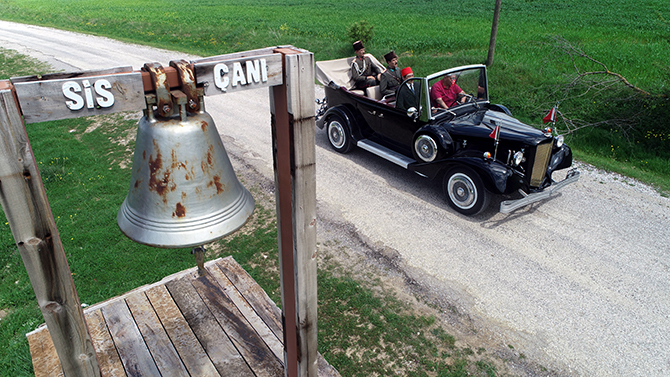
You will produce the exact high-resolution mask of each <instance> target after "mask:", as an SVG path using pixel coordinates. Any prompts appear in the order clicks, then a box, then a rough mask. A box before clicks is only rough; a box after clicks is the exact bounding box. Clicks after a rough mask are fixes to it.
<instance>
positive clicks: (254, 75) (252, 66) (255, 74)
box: [246, 60, 261, 84]
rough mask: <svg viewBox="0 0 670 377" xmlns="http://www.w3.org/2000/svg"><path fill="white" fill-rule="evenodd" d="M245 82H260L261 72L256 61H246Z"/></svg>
mask: <svg viewBox="0 0 670 377" xmlns="http://www.w3.org/2000/svg"><path fill="white" fill-rule="evenodd" d="M246 63H247V82H248V83H249V84H251V83H252V82H256V83H257V82H259V81H261V70H260V64H258V60H253V61H252V60H247V62H246Z"/></svg>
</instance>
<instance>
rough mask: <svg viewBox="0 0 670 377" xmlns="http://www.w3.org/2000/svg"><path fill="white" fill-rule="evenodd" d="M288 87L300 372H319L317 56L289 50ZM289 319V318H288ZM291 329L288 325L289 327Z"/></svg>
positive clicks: (306, 373) (301, 373)
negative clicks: (315, 77) (315, 85)
mask: <svg viewBox="0 0 670 377" xmlns="http://www.w3.org/2000/svg"><path fill="white" fill-rule="evenodd" d="M285 58H286V63H285V73H286V91H287V93H288V106H287V108H288V111H289V113H290V114H291V115H292V118H293V122H292V123H291V125H290V127H292V129H291V135H292V136H293V137H292V140H291V142H292V145H291V152H292V153H291V154H292V156H294V157H293V160H292V164H293V166H291V173H292V174H293V179H292V180H291V182H292V184H293V185H292V186H293V187H292V190H293V192H292V195H293V216H292V217H293V232H294V234H293V237H294V248H295V249H294V251H293V255H294V258H295V260H294V262H293V263H294V266H295V267H294V268H295V289H296V303H295V305H296V315H297V319H296V324H297V331H298V346H299V348H300V351H299V354H300V356H299V359H300V361H299V367H300V371H299V373H300V376H316V374H317V369H318V368H317V366H318V360H317V359H318V347H317V344H318V339H317V335H318V334H317V292H316V288H317V283H316V272H317V270H316V150H315V130H316V127H315V123H314V114H315V110H314V103H315V102H314V88H313V85H314V55H313V54H312V53H309V52H308V53H301V54H295V55H286V57H285ZM287 323H288V321H287ZM287 330H288V329H287Z"/></svg>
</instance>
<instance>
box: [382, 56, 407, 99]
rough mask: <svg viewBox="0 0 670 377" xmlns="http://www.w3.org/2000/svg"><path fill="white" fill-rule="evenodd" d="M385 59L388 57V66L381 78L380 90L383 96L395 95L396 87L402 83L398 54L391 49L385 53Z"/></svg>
mask: <svg viewBox="0 0 670 377" xmlns="http://www.w3.org/2000/svg"><path fill="white" fill-rule="evenodd" d="M384 59H386V63H387V64H388V66H387V67H386V71H384V72H382V76H381V78H380V79H379V90H380V91H381V93H382V96H387V95H389V94H390V95H395V91H396V89H398V87H399V86H400V84H402V77H401V76H400V69H399V68H398V55H396V54H395V51H391V52H389V53H388V54H386V55H384Z"/></svg>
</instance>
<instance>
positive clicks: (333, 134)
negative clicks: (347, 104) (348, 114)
mask: <svg viewBox="0 0 670 377" xmlns="http://www.w3.org/2000/svg"><path fill="white" fill-rule="evenodd" d="M326 132H327V133H328V142H329V143H330V146H331V147H332V148H333V149H334V150H335V151H337V152H340V153H347V152H349V151H351V148H353V144H352V140H351V129H350V128H349V125H348V124H347V122H346V121H345V120H344V119H342V117H341V116H339V115H337V114H333V115H331V116H330V117H328V120H326Z"/></svg>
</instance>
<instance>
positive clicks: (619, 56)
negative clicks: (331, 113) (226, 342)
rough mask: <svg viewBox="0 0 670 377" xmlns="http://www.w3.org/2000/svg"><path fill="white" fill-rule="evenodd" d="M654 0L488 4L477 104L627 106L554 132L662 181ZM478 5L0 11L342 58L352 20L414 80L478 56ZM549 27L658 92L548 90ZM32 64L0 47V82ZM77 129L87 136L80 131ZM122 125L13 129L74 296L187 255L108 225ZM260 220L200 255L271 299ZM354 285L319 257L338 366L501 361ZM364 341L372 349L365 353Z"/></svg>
mask: <svg viewBox="0 0 670 377" xmlns="http://www.w3.org/2000/svg"><path fill="white" fill-rule="evenodd" d="M666 3H667V1H666V0H642V1H639V0H635V1H634V0H605V1H599V2H593V4H589V3H586V2H584V1H578V0H564V1H561V2H556V1H553V0H551V1H550V0H505V1H503V5H502V12H501V18H500V28H499V32H498V42H497V45H496V55H495V61H494V64H493V66H492V67H490V71H489V76H490V83H489V84H490V86H491V94H492V100H493V101H494V102H498V103H502V104H505V105H506V106H508V107H509V108H510V109H511V110H512V111H513V113H514V115H515V116H517V117H519V118H520V119H522V120H524V121H526V122H529V123H531V124H537V125H538V126H539V124H540V123H541V118H542V117H543V116H544V115H545V114H546V112H547V111H548V110H549V108H551V106H552V105H553V104H554V103H555V102H556V101H557V100H561V111H562V112H563V113H564V114H565V115H566V116H568V117H570V118H571V119H581V120H583V121H586V122H597V121H600V120H603V119H608V118H613V119H616V118H618V117H621V118H624V117H628V118H629V119H630V118H631V117H633V118H632V119H634V123H633V127H632V128H630V127H629V128H624V127H622V126H618V125H616V124H614V125H611V124H610V125H607V126H601V127H599V128H585V129H582V130H579V131H577V132H575V133H574V134H571V135H569V137H568V139H567V140H568V142H569V143H570V145H571V146H572V147H573V149H574V151H575V155H576V156H577V157H578V158H579V159H581V160H583V161H586V162H590V163H594V164H595V165H597V166H600V167H603V168H605V169H608V170H612V171H617V172H620V173H623V174H626V175H629V176H632V177H634V178H638V179H641V180H643V181H645V182H649V183H652V184H654V185H655V186H656V187H658V188H659V189H661V190H664V191H666V192H670V178H669V177H670V164H668V160H669V159H670V148H668V139H670V122H668V121H667V119H669V118H670V106H669V104H668V100H667V94H668V92H670V91H669V90H668V78H669V77H670V68H669V67H668V58H669V57H670V54H669V53H668V51H670V7H668V6H667V4H666ZM493 4H494V1H493V0H486V1H479V2H454V1H449V2H446V1H444V2H438V1H428V0H425V1H411V0H410V1H402V2H395V3H389V2H384V1H381V0H370V1H368V2H366V3H365V7H363V6H362V4H361V3H360V2H352V1H339V2H330V3H325V2H319V1H313V0H305V1H281V2H277V1H261V0H259V1H253V0H241V1H236V2H183V1H169V2H159V3H157V2H148V1H133V2H130V1H127V0H109V1H98V2H82V1H74V0H62V1H44V0H40V1H37V0H0V19H4V20H11V21H18V22H25V23H31V24H39V25H44V26H52V27H57V28H61V29H67V30H73V31H79V32H84V33H90V34H96V35H104V36H107V37H110V38H115V39H120V40H124V41H129V42H135V43H140V44H146V45H151V46H155V47H161V48H166V49H171V50H178V51H183V52H185V53H194V54H199V55H202V56H211V55H217V54H222V53H228V52H234V51H242V50H248V49H253V48H260V47H267V46H272V45H282V44H292V45H295V46H298V47H301V48H305V49H308V50H310V51H312V52H314V54H315V58H316V59H317V60H327V59H334V58H339V57H344V56H350V55H352V54H353V52H352V50H351V42H352V40H351V38H350V37H349V36H348V35H347V32H348V29H349V27H350V26H351V25H352V24H353V23H354V22H358V21H361V20H365V21H367V22H368V23H369V24H370V25H372V26H373V31H374V37H373V38H372V39H371V40H370V42H368V43H366V47H367V48H366V50H367V51H368V52H369V53H373V54H374V55H376V56H377V57H378V58H379V59H380V60H381V57H382V55H383V54H385V53H386V52H388V51H389V50H391V49H394V50H395V51H396V52H397V53H399V55H400V56H401V58H400V65H401V66H412V67H413V69H414V71H415V72H416V73H417V74H418V75H425V74H429V73H432V72H434V71H437V70H440V69H444V68H447V67H450V66H454V65H461V64H472V63H482V62H483V61H484V60H485V58H486V53H487V49H488V41H489V35H490V25H491V19H492V16H493ZM557 36H561V37H563V38H565V40H567V41H569V42H570V43H572V44H574V45H576V46H579V47H580V48H581V49H582V50H583V51H584V52H586V53H588V54H589V56H591V57H593V58H594V59H597V60H599V61H601V62H604V63H606V64H607V66H608V68H609V69H610V70H611V71H612V72H616V73H619V74H621V75H623V76H624V77H626V78H627V79H628V80H629V81H630V82H631V84H632V85H635V86H637V87H639V88H641V89H643V90H645V91H648V92H650V93H652V94H655V95H656V94H657V95H659V96H654V97H649V98H647V97H643V98H639V97H635V96H634V98H635V99H634V100H622V98H624V99H626V98H629V97H631V92H630V91H629V90H627V89H625V88H621V87H620V86H617V87H615V88H616V90H606V91H591V92H589V94H588V95H586V96H579V97H578V96H577V92H575V91H572V92H571V91H566V90H564V84H566V83H567V82H569V81H570V80H571V78H572V77H573V76H574V73H575V69H574V66H573V63H572V61H571V60H570V58H569V57H568V56H567V55H566V54H565V53H563V52H562V51H561V50H560V48H559V46H558V45H557V42H556V37H557ZM575 64H577V66H578V67H579V68H580V69H582V70H593V69H596V68H598V66H597V65H594V64H593V63H592V62H591V63H590V62H589V61H586V60H577V61H576V63H575ZM100 68H106V67H100ZM46 69H47V68H46V67H44V66H42V65H41V64H39V63H37V62H34V61H31V60H30V59H26V58H25V57H22V56H19V55H16V54H15V53H13V52H11V51H6V50H0V79H4V78H8V77H14V76H23V75H27V74H32V73H39V72H45V71H46ZM598 69H599V68H598ZM663 95H666V97H663ZM89 127H91V128H94V127H95V131H93V132H89V133H85V132H84V131H85V130H86V129H87V128H89ZM134 128H135V120H124V119H122V118H121V117H111V118H110V117H108V118H99V119H98V118H91V119H86V120H81V119H80V120H78V121H77V122H74V121H62V122H49V123H44V124H34V125H30V127H29V130H28V132H29V137H30V138H31V141H33V148H34V150H35V153H36V158H37V160H38V161H39V162H40V171H41V174H42V179H43V181H44V184H45V187H46V188H47V192H48V195H49V198H50V199H51V198H59V199H58V200H52V201H51V206H52V210H53V213H54V217H55V218H56V222H57V226H58V230H59V233H60V235H61V238H62V240H63V244H64V248H65V250H66V252H67V257H68V261H69V263H70V266H71V269H72V271H73V277H74V280H75V284H76V286H77V289H78V292H79V295H80V298H81V300H82V302H86V303H89V304H92V303H95V302H99V301H102V300H104V299H106V298H109V297H111V296H114V295H118V294H120V293H124V292H126V291H128V290H130V289H132V288H135V287H137V286H140V285H142V284H146V283H149V282H153V281H156V280H158V279H160V278H161V277H163V276H166V275H168V274H170V273H173V272H176V271H180V270H183V269H185V268H188V267H192V266H193V259H192V256H191V255H190V254H189V253H188V250H176V251H175V250H161V249H154V248H148V247H143V246H139V245H137V244H135V243H133V242H132V241H129V240H128V239H126V238H125V237H124V236H123V235H121V234H120V232H119V231H118V228H117V226H116V220H115V219H116V211H117V210H118V206H119V205H120V204H121V202H122V201H123V198H124V197H125V194H126V192H127V182H128V179H129V169H127V168H126V169H124V168H121V167H120V165H119V163H120V161H122V160H123V159H124V158H127V157H128V153H129V152H128V150H132V143H131V144H129V145H124V144H122V143H121V141H122V140H124V139H126V138H127V137H128V133H129V132H131V131H132V130H133V129H134ZM71 130H74V131H72V132H70V131H71ZM624 131H625V132H624ZM53 140H58V142H57V143H55V142H53ZM128 148H130V149H128ZM273 216H274V213H273V211H272V210H270V211H268V210H266V209H264V208H262V207H257V210H256V215H255V218H254V220H253V221H252V222H251V223H250V224H249V226H248V228H247V230H246V231H245V232H241V234H236V235H235V236H232V237H230V238H227V239H225V240H224V241H221V242H219V243H217V245H218V246H217V247H216V248H215V250H216V252H215V253H213V254H210V255H209V256H208V257H214V256H225V255H234V257H235V259H236V260H237V261H238V262H240V263H241V264H242V265H243V267H245V269H247V270H248V271H249V272H250V273H251V274H252V276H253V277H254V278H255V279H256V280H257V281H258V282H259V283H260V284H261V286H262V287H263V288H264V289H265V290H266V292H268V294H270V296H271V297H272V298H273V299H275V301H276V302H278V301H279V296H278V295H279V293H278V287H279V283H278V276H277V274H276V271H277V270H276V268H277V267H276V260H277V256H276V227H275V224H274V221H273ZM0 219H2V220H1V221H0V268H2V269H3V272H2V275H0V318H2V319H0V376H5V375H6V376H29V375H31V373H32V365H31V359H30V354H29V352H28V345H27V341H26V339H25V333H26V332H28V331H30V330H32V329H34V328H35V327H36V326H37V325H39V324H40V323H42V322H43V319H42V316H41V314H40V312H39V309H38V307H37V304H36V302H35V297H34V294H33V292H32V289H31V287H30V284H29V281H28V278H27V274H26V272H25V268H24V267H23V263H22V261H21V258H20V256H19V254H18V251H17V249H16V246H15V245H14V240H13V238H12V236H11V232H10V231H9V226H8V224H7V222H6V220H4V215H1V216H0ZM82 229H86V230H87V231H86V232H84V231H82ZM369 288H370V287H368V286H366V283H363V282H358V281H355V280H352V279H351V278H350V277H347V274H346V273H345V272H343V271H341V270H339V269H338V266H334V265H329V264H327V263H326V264H323V268H321V270H320V271H319V288H318V289H319V292H320V296H319V300H320V301H319V313H320V317H319V321H320V322H319V337H320V338H319V339H320V349H319V350H320V352H322V353H323V354H324V356H325V357H326V359H327V360H329V362H331V363H332V364H333V365H334V366H335V367H336V368H337V369H338V370H339V371H340V372H341V373H342V375H343V376H369V375H371V374H374V373H376V374H377V375H393V374H395V373H396V370H400V372H399V373H400V374H401V375H412V376H427V375H430V376H465V375H467V373H470V374H471V375H473V374H474V375H487V376H492V375H497V374H498V373H499V372H500V368H501V365H504V364H505V363H506V362H507V361H508V360H502V359H500V358H497V357H494V356H491V355H490V354H489V353H487V352H486V350H477V352H476V353H475V352H473V351H472V350H470V349H469V348H459V347H456V346H455V339H454V338H453V337H452V336H450V335H449V334H446V333H444V332H443V331H442V329H441V328H440V327H439V326H438V325H436V324H435V321H434V319H433V318H430V317H422V316H417V315H416V314H415V313H413V312H412V311H411V308H408V307H406V306H404V305H403V304H402V303H400V302H398V301H397V300H395V299H394V298H393V295H392V294H390V293H388V294H387V293H384V294H381V295H380V294H377V293H374V294H373V293H372V292H373V291H372V290H370V289H369ZM322 293H324V294H322ZM325 293H328V294H325ZM341 313H348V315H347V316H344V315H342V314H341ZM370 323H372V324H374V326H372V327H370V326H369V324H370ZM342 329H346V331H342ZM383 329H392V330H390V331H383ZM414 334H417V335H414ZM363 338H364V339H368V340H369V341H368V342H367V343H365V344H362V347H361V348H363V349H360V351H361V353H360V354H358V353H353V354H352V353H351V352H348V351H349V350H352V349H355V350H359V349H358V348H356V347H354V346H357V344H358V340H359V339H363ZM379 344H386V345H387V346H386V347H385V348H383V349H380V348H379V347H378V345H379ZM404 345H409V347H403V346H404ZM352 347H353V348H352ZM371 360H373V361H374V360H377V361H378V362H371ZM399 360H404V361H408V360H409V361H411V363H406V362H405V363H401V362H400V361H399ZM496 366H497V368H498V369H496Z"/></svg>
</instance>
